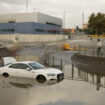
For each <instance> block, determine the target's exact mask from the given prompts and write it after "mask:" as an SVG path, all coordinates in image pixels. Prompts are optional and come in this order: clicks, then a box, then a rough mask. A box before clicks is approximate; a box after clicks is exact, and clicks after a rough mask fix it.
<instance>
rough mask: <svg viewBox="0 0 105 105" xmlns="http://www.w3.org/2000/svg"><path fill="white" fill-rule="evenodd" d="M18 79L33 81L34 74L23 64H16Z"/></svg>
mask: <svg viewBox="0 0 105 105" xmlns="http://www.w3.org/2000/svg"><path fill="white" fill-rule="evenodd" d="M17 73H18V77H20V78H27V79H33V78H34V72H31V68H30V66H28V65H27V64H24V63H19V64H18V72H17Z"/></svg>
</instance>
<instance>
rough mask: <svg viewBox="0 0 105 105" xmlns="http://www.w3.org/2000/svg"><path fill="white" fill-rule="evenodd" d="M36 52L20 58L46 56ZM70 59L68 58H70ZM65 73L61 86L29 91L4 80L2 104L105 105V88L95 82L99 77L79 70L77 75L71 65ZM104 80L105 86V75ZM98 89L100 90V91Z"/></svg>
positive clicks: (1, 90) (1, 89) (36, 86)
mask: <svg viewBox="0 0 105 105" xmlns="http://www.w3.org/2000/svg"><path fill="white" fill-rule="evenodd" d="M33 51H35V49H34V50H31V52H32V53H36V54H32V55H31V53H30V51H28V54H26V52H25V55H24V54H23V53H22V54H21V55H19V56H18V57H17V59H19V60H37V59H38V58H37V57H38V56H40V54H39V53H41V54H42V53H43V52H42V49H41V50H40V49H39V50H37V51H36V52H33ZM40 51H41V52H40ZM57 56H58V54H55V57H56V58H57ZM60 56H61V57H62V56H63V55H60ZM68 56H69V54H68ZM69 57H70V56H69ZM69 57H67V58H68V59H70V58H69ZM64 58H65V56H64ZM59 59H60V58H59ZM59 59H58V61H59ZM58 61H57V62H58ZM64 72H65V77H66V79H65V80H64V81H62V82H61V83H58V84H55V85H50V86H38V85H35V86H34V87H31V88H27V89H24V88H17V87H15V86H11V85H9V84H4V83H3V81H2V80H1V79H0V105H105V88H104V87H101V86H99V84H93V83H92V82H93V75H94V83H96V82H97V75H98V74H95V73H94V74H92V73H90V72H88V71H87V72H86V71H81V70H78V68H75V70H74V73H72V66H71V64H69V65H68V64H67V65H65V67H64ZM73 74H74V77H73V79H72V75H73ZM87 74H88V81H87ZM98 80H99V79H98ZM90 81H91V82H90ZM100 81H101V84H103V86H104V84H105V76H104V75H102V76H100ZM97 88H99V89H98V90H97Z"/></svg>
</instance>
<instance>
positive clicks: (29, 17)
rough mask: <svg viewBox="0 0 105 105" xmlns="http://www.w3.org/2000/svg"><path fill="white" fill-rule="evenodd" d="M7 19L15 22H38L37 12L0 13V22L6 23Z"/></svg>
mask: <svg viewBox="0 0 105 105" xmlns="http://www.w3.org/2000/svg"><path fill="white" fill-rule="evenodd" d="M8 21H15V22H38V15H37V13H36V12H35V13H14V14H0V23H8Z"/></svg>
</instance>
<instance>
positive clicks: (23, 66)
mask: <svg viewBox="0 0 105 105" xmlns="http://www.w3.org/2000/svg"><path fill="white" fill-rule="evenodd" d="M9 68H15V69H27V68H30V67H29V66H28V65H26V64H22V63H19V64H13V65H11V66H9ZM30 70H31V68H30Z"/></svg>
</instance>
